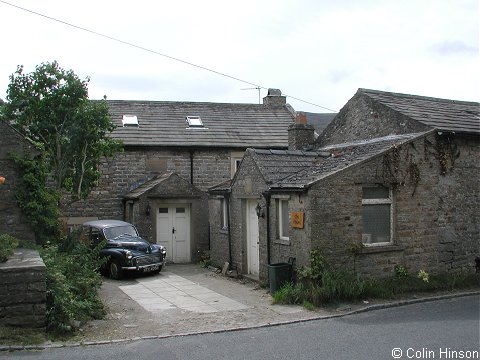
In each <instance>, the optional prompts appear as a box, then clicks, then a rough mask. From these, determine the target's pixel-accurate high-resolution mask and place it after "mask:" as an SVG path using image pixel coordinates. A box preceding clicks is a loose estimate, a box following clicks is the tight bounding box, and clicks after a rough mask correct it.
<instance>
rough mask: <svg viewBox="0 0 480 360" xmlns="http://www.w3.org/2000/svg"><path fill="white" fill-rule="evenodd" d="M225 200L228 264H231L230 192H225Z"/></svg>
mask: <svg viewBox="0 0 480 360" xmlns="http://www.w3.org/2000/svg"><path fill="white" fill-rule="evenodd" d="M225 201H226V202H227V206H226V207H227V227H228V261H229V263H230V266H232V267H233V264H232V229H230V193H226V194H225Z"/></svg>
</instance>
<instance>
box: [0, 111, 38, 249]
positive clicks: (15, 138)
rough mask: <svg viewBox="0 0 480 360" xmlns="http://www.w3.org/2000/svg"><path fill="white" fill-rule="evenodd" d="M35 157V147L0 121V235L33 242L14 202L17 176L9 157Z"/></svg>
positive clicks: (32, 237) (29, 231) (30, 233)
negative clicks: (2, 178)
mask: <svg viewBox="0 0 480 360" xmlns="http://www.w3.org/2000/svg"><path fill="white" fill-rule="evenodd" d="M12 154H17V155H19V156H22V155H24V154H25V155H32V156H33V155H35V154H37V150H35V147H34V146H33V145H32V144H31V143H30V142H29V141H28V140H27V139H25V137H23V136H22V135H21V134H20V133H19V132H17V131H16V130H15V129H14V128H13V127H11V126H10V124H8V123H7V122H6V121H3V120H0V176H2V177H4V178H5V179H6V180H5V183H3V184H0V234H8V235H11V236H14V237H17V238H19V239H24V240H35V238H34V233H33V231H32V230H31V229H30V228H29V226H28V224H27V221H26V218H25V216H23V215H22V212H21V210H20V208H19V207H18V205H17V202H16V200H15V191H14V189H15V185H16V184H17V183H18V178H17V176H18V174H17V170H16V167H15V164H14V162H13V160H12V157H11V155H12Z"/></svg>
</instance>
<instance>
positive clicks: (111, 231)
mask: <svg viewBox="0 0 480 360" xmlns="http://www.w3.org/2000/svg"><path fill="white" fill-rule="evenodd" d="M103 233H104V234H105V237H106V238H107V240H112V239H115V238H116V237H119V236H122V235H126V236H138V233H137V230H136V229H135V228H134V227H133V226H131V225H125V226H115V227H109V228H106V229H104V230H103Z"/></svg>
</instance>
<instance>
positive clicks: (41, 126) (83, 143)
mask: <svg viewBox="0 0 480 360" xmlns="http://www.w3.org/2000/svg"><path fill="white" fill-rule="evenodd" d="M88 82H89V79H88V78H87V79H86V80H81V79H80V78H79V77H78V76H77V75H76V74H75V73H74V72H73V71H72V70H65V69H63V68H61V67H60V66H59V64H58V63H57V62H56V61H54V62H52V63H42V64H40V65H38V66H37V67H36V69H35V71H34V72H32V73H28V74H25V73H24V69H23V66H18V67H17V71H16V72H15V73H14V74H12V75H11V76H10V84H9V85H8V89H7V98H6V100H7V101H6V103H5V104H4V106H3V107H2V108H3V116H4V117H5V118H6V119H8V120H9V121H11V122H12V124H13V125H14V126H15V127H16V128H17V129H18V130H19V131H20V132H21V133H22V134H24V135H25V136H26V137H27V138H29V139H30V140H32V141H33V142H34V143H36V144H37V145H39V146H40V147H41V149H42V150H43V151H44V152H45V154H46V157H45V160H46V165H47V167H48V171H49V172H50V173H51V174H52V180H53V183H54V187H55V188H56V190H57V191H60V190H62V189H63V190H67V191H69V192H70V193H71V194H72V196H73V199H74V200H78V199H81V198H85V197H86V196H87V195H88V194H89V193H90V190H91V189H92V187H93V186H94V184H95V182H96V181H97V180H98V179H99V177H100V173H99V171H98V166H99V163H100V161H101V158H102V156H111V155H113V154H114V153H115V152H116V151H119V150H120V149H121V145H120V143H119V142H118V141H116V140H114V139H112V138H110V137H108V136H107V134H108V133H110V132H112V131H113V130H114V128H115V125H114V124H113V123H112V121H111V119H110V117H109V115H108V107H107V104H106V102H105V101H91V100H89V99H88Z"/></svg>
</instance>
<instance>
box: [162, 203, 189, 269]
mask: <svg viewBox="0 0 480 360" xmlns="http://www.w3.org/2000/svg"><path fill="white" fill-rule="evenodd" d="M157 243H158V244H160V245H163V246H165V247H166V248H167V261H170V262H174V263H188V262H190V260H191V259H190V208H189V207H188V205H186V204H178V205H171V204H168V205H160V207H159V208H158V210H157Z"/></svg>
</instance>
